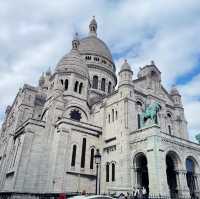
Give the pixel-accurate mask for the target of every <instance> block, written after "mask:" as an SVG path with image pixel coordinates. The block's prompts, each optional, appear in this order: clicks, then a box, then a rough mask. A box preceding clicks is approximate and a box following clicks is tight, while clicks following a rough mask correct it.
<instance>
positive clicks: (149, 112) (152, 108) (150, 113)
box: [140, 102, 161, 127]
mask: <svg viewBox="0 0 200 199" xmlns="http://www.w3.org/2000/svg"><path fill="white" fill-rule="evenodd" d="M160 108H161V106H160V104H159V103H158V102H155V103H153V104H151V105H149V106H148V107H147V108H146V110H145V111H144V112H143V113H142V114H141V116H140V121H141V126H142V127H143V126H144V124H145V121H146V120H147V119H149V118H150V119H151V121H152V122H153V123H154V124H155V123H157V113H158V111H159V110H160Z"/></svg>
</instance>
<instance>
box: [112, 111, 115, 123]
mask: <svg viewBox="0 0 200 199" xmlns="http://www.w3.org/2000/svg"><path fill="white" fill-rule="evenodd" d="M114 115H115V112H114V109H112V121H113V122H114Z"/></svg>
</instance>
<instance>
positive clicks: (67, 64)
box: [56, 33, 89, 79]
mask: <svg viewBox="0 0 200 199" xmlns="http://www.w3.org/2000/svg"><path fill="white" fill-rule="evenodd" d="M79 43H80V42H79V39H78V34H77V33H76V36H75V37H74V39H73V41H72V49H71V51H70V52H69V53H68V54H66V55H65V56H64V57H63V58H62V59H61V60H60V61H59V63H58V65H57V66H56V72H67V73H70V72H72V73H78V74H80V75H82V76H84V77H86V78H87V79H89V71H88V67H87V65H86V63H85V61H84V60H83V58H82V57H81V55H80V52H79Z"/></svg>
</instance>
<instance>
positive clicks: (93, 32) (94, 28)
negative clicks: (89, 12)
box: [89, 16, 97, 36]
mask: <svg viewBox="0 0 200 199" xmlns="http://www.w3.org/2000/svg"><path fill="white" fill-rule="evenodd" d="M89 29H90V35H93V36H97V22H96V19H95V16H93V19H92V21H91V22H90V25H89Z"/></svg>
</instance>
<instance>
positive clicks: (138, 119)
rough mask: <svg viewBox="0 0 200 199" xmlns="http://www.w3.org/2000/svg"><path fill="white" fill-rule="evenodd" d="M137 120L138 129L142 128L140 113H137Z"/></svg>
mask: <svg viewBox="0 0 200 199" xmlns="http://www.w3.org/2000/svg"><path fill="white" fill-rule="evenodd" d="M137 121H138V129H140V128H141V126H140V114H137Z"/></svg>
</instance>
